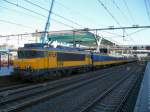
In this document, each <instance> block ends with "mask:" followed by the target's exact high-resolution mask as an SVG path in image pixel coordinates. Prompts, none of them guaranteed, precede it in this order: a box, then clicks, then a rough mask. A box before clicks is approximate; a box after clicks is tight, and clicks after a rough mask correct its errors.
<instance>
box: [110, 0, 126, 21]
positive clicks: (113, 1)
mask: <svg viewBox="0 0 150 112" xmlns="http://www.w3.org/2000/svg"><path fill="white" fill-rule="evenodd" d="M112 3H113V4H114V5H115V7H116V8H117V9H118V10H119V11H120V13H121V14H122V15H123V16H124V19H125V20H127V16H126V15H125V13H124V12H123V11H122V10H121V8H120V7H119V6H118V4H117V3H116V2H115V0H112Z"/></svg>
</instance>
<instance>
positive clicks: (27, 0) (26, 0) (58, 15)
mask: <svg viewBox="0 0 150 112" xmlns="http://www.w3.org/2000/svg"><path fill="white" fill-rule="evenodd" d="M24 1H25V2H27V3H29V4H31V5H33V6H36V7H38V8H40V9H43V10H45V11H49V10H48V9H46V8H44V7H41V6H39V5H37V4H35V3H33V2H31V1H29V0H24ZM52 14H53V15H55V16H57V17H60V18H62V19H64V20H66V21H68V22H71V23H73V24H75V25H77V26H80V27H83V26H82V25H80V24H78V23H76V22H74V21H72V20H70V19H68V18H66V17H63V16H62V15H60V14H57V13H54V12H53V11H52Z"/></svg>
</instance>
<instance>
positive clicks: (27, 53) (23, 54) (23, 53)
mask: <svg viewBox="0 0 150 112" xmlns="http://www.w3.org/2000/svg"><path fill="white" fill-rule="evenodd" d="M45 56H47V52H46V51H34V50H19V51H18V58H40V57H45Z"/></svg>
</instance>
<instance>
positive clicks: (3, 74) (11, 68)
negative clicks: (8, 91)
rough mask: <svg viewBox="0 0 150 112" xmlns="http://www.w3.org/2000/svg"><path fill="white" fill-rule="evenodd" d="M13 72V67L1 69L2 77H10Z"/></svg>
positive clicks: (0, 74)
mask: <svg viewBox="0 0 150 112" xmlns="http://www.w3.org/2000/svg"><path fill="white" fill-rule="evenodd" d="M12 71H13V67H12V66H10V67H1V68H0V76H6V75H10V73H11V72H12Z"/></svg>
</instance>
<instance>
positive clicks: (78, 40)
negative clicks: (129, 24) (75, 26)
mask: <svg viewBox="0 0 150 112" xmlns="http://www.w3.org/2000/svg"><path fill="white" fill-rule="evenodd" d="M96 37H97V38H98V37H99V36H96ZM48 40H50V41H58V42H64V43H69V44H74V43H75V44H80V45H82V46H87V47H96V46H97V40H96V38H95V35H94V34H93V33H91V32H88V31H58V32H49V33H48ZM101 44H102V45H112V44H113V43H112V42H110V41H108V40H106V39H102V41H101Z"/></svg>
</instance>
